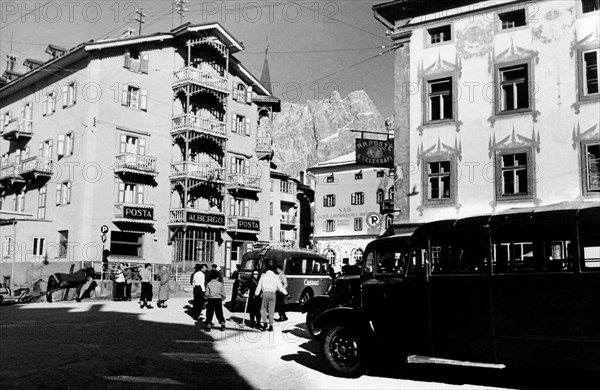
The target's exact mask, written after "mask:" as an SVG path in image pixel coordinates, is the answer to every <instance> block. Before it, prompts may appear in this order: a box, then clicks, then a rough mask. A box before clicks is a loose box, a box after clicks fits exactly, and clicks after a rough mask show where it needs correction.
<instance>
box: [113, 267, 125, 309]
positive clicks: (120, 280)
mask: <svg viewBox="0 0 600 390" xmlns="http://www.w3.org/2000/svg"><path fill="white" fill-rule="evenodd" d="M113 283H115V284H116V285H117V287H116V289H115V295H114V296H113V301H122V300H123V299H125V275H123V264H119V265H117V270H116V271H115V278H114V281H113Z"/></svg>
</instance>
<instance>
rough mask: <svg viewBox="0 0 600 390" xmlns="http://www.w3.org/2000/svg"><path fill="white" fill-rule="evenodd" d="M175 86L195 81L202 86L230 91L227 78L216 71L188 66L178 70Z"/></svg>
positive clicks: (220, 90) (225, 91) (194, 82)
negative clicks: (206, 70)
mask: <svg viewBox="0 0 600 390" xmlns="http://www.w3.org/2000/svg"><path fill="white" fill-rule="evenodd" d="M174 74H175V82H174V83H173V87H176V86H179V85H181V84H184V83H193V84H197V85H200V86H202V87H206V88H210V89H214V90H216V91H219V92H223V93H228V92H229V91H228V89H227V79H226V78H225V77H221V76H219V75H217V74H214V73H209V72H205V71H202V70H199V69H196V68H192V67H187V68H183V69H179V70H176V71H175V72H174Z"/></svg>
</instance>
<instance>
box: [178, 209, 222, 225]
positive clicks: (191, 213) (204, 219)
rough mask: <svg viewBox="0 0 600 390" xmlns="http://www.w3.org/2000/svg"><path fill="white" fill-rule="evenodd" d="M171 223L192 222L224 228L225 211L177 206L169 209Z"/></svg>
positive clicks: (182, 223) (192, 223)
mask: <svg viewBox="0 0 600 390" xmlns="http://www.w3.org/2000/svg"><path fill="white" fill-rule="evenodd" d="M169 224H173V225H187V224H191V225H199V226H203V227H213V228H224V227H225V213H222V212H218V211H208V210H200V209H191V208H187V209H185V208H175V209H170V210H169Z"/></svg>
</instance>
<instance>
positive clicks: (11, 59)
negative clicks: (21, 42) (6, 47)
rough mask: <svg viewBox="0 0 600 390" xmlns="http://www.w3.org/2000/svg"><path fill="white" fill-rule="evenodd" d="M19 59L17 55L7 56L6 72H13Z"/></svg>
mask: <svg viewBox="0 0 600 390" xmlns="http://www.w3.org/2000/svg"><path fill="white" fill-rule="evenodd" d="M17 58H19V57H18V56H17V55H16V54H7V55H6V70H8V71H11V72H13V71H14V70H15V64H16V63H17Z"/></svg>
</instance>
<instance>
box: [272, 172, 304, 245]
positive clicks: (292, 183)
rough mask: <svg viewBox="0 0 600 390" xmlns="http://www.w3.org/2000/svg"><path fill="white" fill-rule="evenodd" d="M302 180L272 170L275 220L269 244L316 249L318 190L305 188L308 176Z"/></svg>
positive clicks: (273, 216) (301, 177) (301, 178)
mask: <svg viewBox="0 0 600 390" xmlns="http://www.w3.org/2000/svg"><path fill="white" fill-rule="evenodd" d="M299 174H300V177H299V178H298V179H296V178H293V177H292V176H291V175H290V174H287V173H285V172H282V171H279V170H277V169H276V167H273V168H272V169H271V204H270V205H269V214H270V216H271V221H270V226H269V243H270V244H271V245H277V246H281V247H284V248H312V243H311V236H312V231H313V230H312V214H311V205H312V203H313V202H314V190H313V189H312V188H311V187H310V185H307V184H304V183H303V181H304V178H305V175H304V172H299Z"/></svg>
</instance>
